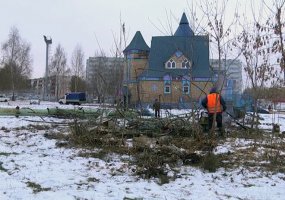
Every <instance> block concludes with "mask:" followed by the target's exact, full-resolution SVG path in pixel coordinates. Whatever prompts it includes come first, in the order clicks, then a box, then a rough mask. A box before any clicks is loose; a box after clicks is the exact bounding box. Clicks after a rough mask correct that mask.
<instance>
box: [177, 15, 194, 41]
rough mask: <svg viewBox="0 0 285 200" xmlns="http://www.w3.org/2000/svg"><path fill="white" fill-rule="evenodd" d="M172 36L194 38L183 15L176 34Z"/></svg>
mask: <svg viewBox="0 0 285 200" xmlns="http://www.w3.org/2000/svg"><path fill="white" fill-rule="evenodd" d="M174 36H184V37H185V36H188V37H189V36H194V32H193V31H192V29H191V28H190V26H189V22H188V19H187V17H186V15H185V13H183V15H182V17H181V20H180V23H179V26H178V28H177V30H176V32H175V33H174Z"/></svg>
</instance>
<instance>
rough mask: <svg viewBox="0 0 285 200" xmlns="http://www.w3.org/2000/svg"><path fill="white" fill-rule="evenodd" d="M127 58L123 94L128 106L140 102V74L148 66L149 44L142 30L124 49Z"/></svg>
mask: <svg viewBox="0 0 285 200" xmlns="http://www.w3.org/2000/svg"><path fill="white" fill-rule="evenodd" d="M123 52H124V55H125V59H126V63H125V68H124V88H123V95H124V100H125V103H126V104H127V106H129V104H138V103H139V101H140V97H139V93H140V92H139V88H140V86H139V76H140V74H141V73H142V72H143V71H144V70H145V69H146V68H147V66H148V56H149V52H150V48H149V46H148V45H147V44H146V42H145V40H144V38H143V36H142V34H141V32H140V31H137V32H136V34H135V36H134V38H133V39H132V41H131V43H130V44H129V45H128V46H127V47H126V49H125V50H124V51H123Z"/></svg>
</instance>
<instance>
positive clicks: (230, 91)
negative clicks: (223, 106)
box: [210, 59, 243, 106]
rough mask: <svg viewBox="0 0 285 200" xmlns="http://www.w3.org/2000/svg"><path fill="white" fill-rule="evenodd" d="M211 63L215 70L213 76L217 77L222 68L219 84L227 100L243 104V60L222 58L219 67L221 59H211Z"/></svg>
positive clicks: (238, 104)
mask: <svg viewBox="0 0 285 200" xmlns="http://www.w3.org/2000/svg"><path fill="white" fill-rule="evenodd" d="M210 65H211V67H212V70H213V74H214V75H213V76H214V77H217V76H218V73H219V70H220V77H221V78H220V82H219V81H217V82H219V86H221V87H222V94H223V97H224V98H225V100H226V101H227V102H232V104H233V106H240V105H241V98H242V97H241V96H242V92H243V78H242V70H243V66H242V62H241V61H240V60H232V59H228V60H224V59H222V60H221V65H220V69H219V60H218V59H211V60H210Z"/></svg>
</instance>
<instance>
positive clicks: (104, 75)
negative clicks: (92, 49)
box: [86, 56, 124, 102]
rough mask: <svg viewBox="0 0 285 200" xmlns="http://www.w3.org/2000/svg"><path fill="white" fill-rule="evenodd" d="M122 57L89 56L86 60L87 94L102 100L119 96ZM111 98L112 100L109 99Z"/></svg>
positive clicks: (122, 64) (122, 67) (121, 78)
mask: <svg viewBox="0 0 285 200" xmlns="http://www.w3.org/2000/svg"><path fill="white" fill-rule="evenodd" d="M123 69H124V59H123V58H119V57H103V56H101V57H100V56H99V57H89V58H88V59H87V61H86V80H87V87H88V89H87V91H88V96H89V98H91V99H97V101H99V102H103V101H105V100H106V99H109V101H115V99H119V98H120V95H121V94H120V91H121V88H122V80H123ZM110 99H112V100H110Z"/></svg>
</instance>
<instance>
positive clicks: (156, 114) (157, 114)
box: [154, 109, 160, 118]
mask: <svg viewBox="0 0 285 200" xmlns="http://www.w3.org/2000/svg"><path fill="white" fill-rule="evenodd" d="M154 116H155V118H157V117H160V113H159V110H156V109H155V110H154Z"/></svg>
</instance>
